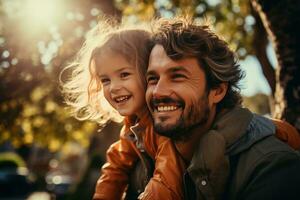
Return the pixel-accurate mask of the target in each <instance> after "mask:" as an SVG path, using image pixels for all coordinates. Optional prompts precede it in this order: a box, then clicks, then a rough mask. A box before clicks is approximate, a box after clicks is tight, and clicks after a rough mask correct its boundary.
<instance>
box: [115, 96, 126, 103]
mask: <svg viewBox="0 0 300 200" xmlns="http://www.w3.org/2000/svg"><path fill="white" fill-rule="evenodd" d="M127 99H128V96H123V97H119V98H116V101H117V102H121V101H125V100H127Z"/></svg>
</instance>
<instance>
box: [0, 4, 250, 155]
mask: <svg viewBox="0 0 300 200" xmlns="http://www.w3.org/2000/svg"><path fill="white" fill-rule="evenodd" d="M25 2H30V1H23V0H0V20H1V24H0V121H1V124H0V144H1V143H3V142H5V141H8V140H10V141H11V142H12V144H13V145H15V146H16V147H18V146H21V145H23V144H26V145H28V144H32V143H35V144H37V145H39V146H43V147H47V148H49V149H50V150H52V151H57V150H59V149H61V148H62V146H63V145H64V144H65V143H66V142H67V141H77V142H79V143H80V144H82V145H83V146H85V147H86V146H88V145H89V138H90V137H91V134H93V133H94V132H95V129H96V125H95V124H93V123H89V122H79V121H77V120H75V119H74V118H72V117H70V114H69V112H68V110H66V108H65V105H64V104H63V98H62V97H61V94H60V91H59V84H58V82H59V81H58V77H59V73H60V71H61V69H62V67H63V66H65V65H66V64H67V63H68V62H69V61H70V59H72V58H73V57H74V55H75V54H76V53H77V51H78V50H79V49H80V47H81V46H82V42H83V40H84V36H85V34H86V32H87V30H89V29H90V28H91V27H92V26H94V25H95V24H96V23H97V17H98V16H99V15H100V14H102V11H101V8H102V7H101V6H102V5H101V4H102V3H103V1H84V0H77V1H74V0H65V1H58V0H53V1H52V2H55V3H56V4H57V5H56V7H55V8H54V11H55V12H53V10H52V12H47V9H50V7H51V5H49V6H48V7H47V6H45V5H42V6H41V7H35V8H34V9H35V10H32V11H31V12H32V13H30V12H25V11H26V9H27V7H28V5H26V4H25ZM39 2H40V1H35V4H34V5H35V6H38V5H39ZM45 2H46V1H45ZM49 2H51V1H49ZM62 2H63V3H62ZM107 2H110V1H107ZM107 2H106V3H107ZM115 6H116V7H117V8H118V9H119V10H121V11H122V15H123V17H124V20H129V21H131V22H132V23H135V22H136V21H146V20H149V19H151V18H153V17H154V16H164V17H172V16H174V15H175V14H184V13H188V14H190V15H193V16H194V17H195V19H196V20H198V21H200V22H201V21H204V20H205V19H208V20H209V21H210V22H211V24H212V25H213V28H214V29H215V30H216V31H217V32H218V33H219V35H221V36H222V37H224V38H225V39H226V41H228V42H229V43H230V45H231V47H232V48H233V49H235V50H237V52H238V53H239V54H240V57H244V56H246V55H247V54H251V53H252V51H251V42H252V35H253V25H254V21H253V18H252V17H251V14H250V13H251V11H250V9H249V5H248V2H247V1H242V0H223V1H220V0H215V1H211V0H184V1H178V0H160V1H154V0H147V1H140V0H126V1H121V0H115ZM48 11H50V10H48ZM34 13H39V15H37V16H35V17H34V15H33V14H34ZM51 13H52V15H51V16H52V18H51V20H50V19H49V18H43V16H46V14H51ZM53 13H54V15H53ZM106 14H107V13H106ZM28 16H33V17H31V18H29V17H28Z"/></svg>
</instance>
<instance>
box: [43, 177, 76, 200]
mask: <svg viewBox="0 0 300 200" xmlns="http://www.w3.org/2000/svg"><path fill="white" fill-rule="evenodd" d="M46 183H47V190H48V191H49V192H50V193H53V194H55V196H56V197H57V198H60V197H63V196H66V195H68V193H69V192H70V189H71V186H72V183H73V178H72V176H70V175H68V174H62V173H60V172H57V171H54V172H49V173H48V174H47V175H46Z"/></svg>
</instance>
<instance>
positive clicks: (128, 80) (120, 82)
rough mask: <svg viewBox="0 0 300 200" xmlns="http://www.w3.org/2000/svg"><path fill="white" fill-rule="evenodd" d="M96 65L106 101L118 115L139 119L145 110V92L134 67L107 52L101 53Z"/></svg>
mask: <svg viewBox="0 0 300 200" xmlns="http://www.w3.org/2000/svg"><path fill="white" fill-rule="evenodd" d="M96 63H97V70H96V71H97V74H98V77H99V80H100V82H101V85H102V88H103V93H104V97H105V98H106V100H107V101H108V102H109V103H110V104H111V105H112V107H114V108H115V109H116V110H117V111H118V112H119V113H120V115H122V116H131V115H137V116H138V117H140V115H141V114H143V112H144V111H145V109H146V102H145V91H144V88H143V87H142V84H141V81H140V79H139V74H138V72H137V70H136V68H135V66H133V65H132V64H130V63H129V62H128V61H127V60H126V59H125V57H124V56H122V55H120V54H116V53H113V52H109V51H106V52H103V53H101V55H100V56H98V57H97V62H96Z"/></svg>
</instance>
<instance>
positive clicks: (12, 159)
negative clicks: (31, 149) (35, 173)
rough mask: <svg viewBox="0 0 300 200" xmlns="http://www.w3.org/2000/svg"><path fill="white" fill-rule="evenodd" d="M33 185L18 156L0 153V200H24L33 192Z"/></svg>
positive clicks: (23, 163) (10, 153)
mask: <svg viewBox="0 0 300 200" xmlns="http://www.w3.org/2000/svg"><path fill="white" fill-rule="evenodd" d="M33 185H34V182H33V179H32V178H31V177H30V174H29V172H28V169H27V168H26V165H25V162H24V161H23V160H22V158H21V157H20V156H18V155H17V154H15V153H13V152H6V153H0V200H4V199H5V200H9V199H14V200H17V199H20V200H21V199H26V197H27V196H28V195H29V194H30V193H31V192H32V191H33Z"/></svg>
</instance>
